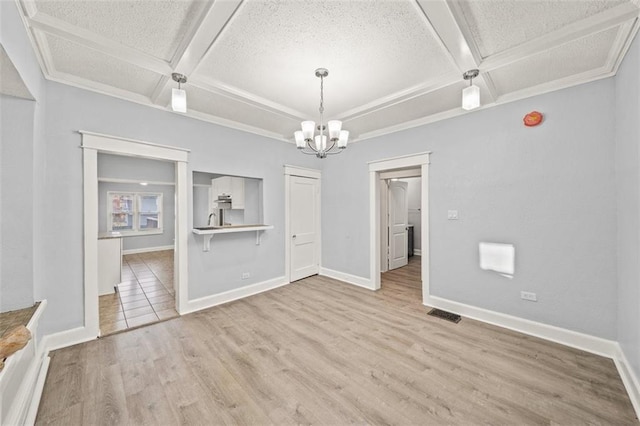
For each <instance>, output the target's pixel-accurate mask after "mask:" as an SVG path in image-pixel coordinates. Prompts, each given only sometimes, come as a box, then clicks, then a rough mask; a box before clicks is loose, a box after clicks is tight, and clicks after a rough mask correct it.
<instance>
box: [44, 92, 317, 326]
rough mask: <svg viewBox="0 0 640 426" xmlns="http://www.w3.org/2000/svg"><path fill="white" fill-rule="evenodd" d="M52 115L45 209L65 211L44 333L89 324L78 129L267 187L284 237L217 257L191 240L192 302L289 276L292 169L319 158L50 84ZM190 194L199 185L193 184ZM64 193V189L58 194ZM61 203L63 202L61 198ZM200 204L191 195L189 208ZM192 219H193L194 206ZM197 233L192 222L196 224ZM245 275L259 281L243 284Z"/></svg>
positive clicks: (222, 248)
mask: <svg viewBox="0 0 640 426" xmlns="http://www.w3.org/2000/svg"><path fill="white" fill-rule="evenodd" d="M47 101H48V102H49V105H50V108H49V109H48V114H47V117H46V118H47V120H46V126H47V135H48V137H47V143H48V145H49V146H50V147H51V148H50V149H49V150H47V157H46V161H47V164H48V167H47V169H46V181H45V184H44V191H43V192H44V195H43V199H42V200H41V203H42V205H51V204H52V203H54V201H55V202H56V203H62V204H63V205H65V206H67V209H66V210H65V211H64V212H62V211H53V212H51V217H50V218H49V219H48V220H49V221H50V222H51V223H65V224H68V225H65V226H64V227H62V228H54V229H51V230H50V231H49V238H47V239H46V240H45V241H43V245H44V247H43V248H44V250H46V251H47V252H48V253H49V257H48V258H47V260H46V261H45V262H43V264H42V265H41V268H42V270H43V274H45V275H46V276H48V277H49V278H50V281H51V282H52V283H55V285H53V284H52V285H50V286H48V287H47V288H46V291H45V292H44V294H43V297H45V298H54V299H55V297H56V295H57V294H64V300H63V301H59V300H54V303H51V304H50V305H49V307H48V308H47V311H48V314H45V315H46V319H45V324H44V325H43V328H44V330H43V331H44V332H45V333H51V332H55V331H61V330H65V329H69V328H73V327H78V326H81V325H82V322H83V305H82V296H83V272H82V271H83V263H82V257H83V250H82V232H83V228H82V150H81V149H79V148H78V147H79V146H80V142H81V137H80V135H79V134H78V133H77V131H78V130H79V129H82V130H89V131H93V132H98V133H103V134H111V135H115V136H123V137H127V138H132V139H138V140H144V141H149V142H153V143H157V144H161V145H170V146H177V147H183V148H188V149H190V150H191V153H190V155H189V159H190V162H189V176H191V172H192V171H193V170H198V171H204V172H209V173H219V174H228V175H235V176H249V177H256V178H262V179H263V193H264V219H265V222H266V223H267V224H270V225H274V226H275V229H273V230H270V231H266V232H264V233H263V237H262V244H261V245H259V246H257V245H256V244H255V233H238V234H227V235H216V236H215V237H214V239H213V240H212V244H211V251H210V252H203V251H202V237H200V236H197V235H195V234H189V236H188V239H189V241H188V246H189V252H188V257H189V265H188V267H189V289H188V291H189V298H190V299H194V298H197V297H202V296H206V295H211V294H216V293H220V292H223V291H227V290H231V289H236V288H239V287H242V286H246V285H249V284H254V283H256V282H262V281H265V280H268V279H272V278H276V277H280V276H283V275H284V172H283V165H284V164H294V165H300V166H303V167H320V166H319V164H320V162H319V161H318V160H316V159H315V157H311V158H309V157H307V156H303V155H300V153H298V152H297V150H296V149H295V147H294V146H293V145H289V144H284V143H282V142H280V141H276V140H271V139H268V138H264V137H261V136H257V135H253V134H250V133H244V132H240V131H236V130H233V129H229V128H225V127H221V126H217V125H213V124H210V123H205V122H202V121H199V120H194V119H191V118H188V117H185V116H182V115H179V114H174V113H170V112H167V111H161V110H157V109H154V108H148V107H145V106H142V105H138V104H134V103H131V102H126V101H122V100H119V99H115V98H112V97H108V96H103V95H100V94H96V93H92V92H88V91H85V90H81V89H76V88H73V87H69V86H65V85H62V84H58V83H54V82H47ZM189 187H191V185H189ZM59 188H64V190H60V191H58V189H59ZM56 197H57V198H56ZM191 203H192V197H191V196H189V204H190V205H191ZM189 217H190V218H191V217H192V213H191V207H190V212H189ZM188 226H189V228H191V226H192V224H191V219H190V223H189V225H188ZM243 272H250V273H251V277H250V278H249V279H246V280H241V275H242V273H243Z"/></svg>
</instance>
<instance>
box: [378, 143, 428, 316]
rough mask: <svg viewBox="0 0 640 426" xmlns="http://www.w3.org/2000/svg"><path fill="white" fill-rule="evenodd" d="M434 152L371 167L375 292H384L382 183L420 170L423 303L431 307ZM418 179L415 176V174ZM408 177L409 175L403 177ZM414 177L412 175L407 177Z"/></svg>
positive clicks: (385, 161) (384, 161)
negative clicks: (430, 279)
mask: <svg viewBox="0 0 640 426" xmlns="http://www.w3.org/2000/svg"><path fill="white" fill-rule="evenodd" d="M430 154H431V152H422V153H418V154H410V155H404V156H401V157H393V158H385V159H381V160H375V161H370V162H368V165H369V277H370V280H371V287H372V288H373V290H379V289H380V263H381V262H380V257H381V254H380V226H381V225H380V223H381V221H380V180H381V179H389V178H394V177H401V176H402V173H406V174H410V173H415V169H417V168H419V169H420V177H421V188H420V191H421V194H420V197H421V200H420V208H421V210H420V219H421V226H422V232H421V234H420V239H421V244H422V256H421V257H420V258H421V265H422V276H421V278H422V302H423V303H424V304H429V265H430V262H429V254H430V251H429V163H430V160H429V156H430ZM413 176H414V177H415V174H414V175H413ZM402 177H405V176H402ZM406 177H410V176H406Z"/></svg>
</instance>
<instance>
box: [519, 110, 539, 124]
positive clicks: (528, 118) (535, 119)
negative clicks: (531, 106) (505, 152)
mask: <svg viewBox="0 0 640 426" xmlns="http://www.w3.org/2000/svg"><path fill="white" fill-rule="evenodd" d="M523 121H524V125H525V126H527V127H533V126H537V125H538V124H540V123H542V113H541V112H538V111H531V112H530V113H529V114H527V115H525V116H524V118H523Z"/></svg>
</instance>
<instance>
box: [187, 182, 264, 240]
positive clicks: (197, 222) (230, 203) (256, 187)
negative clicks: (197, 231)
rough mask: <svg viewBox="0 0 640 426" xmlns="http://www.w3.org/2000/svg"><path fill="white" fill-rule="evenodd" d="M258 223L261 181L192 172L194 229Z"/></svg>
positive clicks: (259, 221)
mask: <svg viewBox="0 0 640 426" xmlns="http://www.w3.org/2000/svg"><path fill="white" fill-rule="evenodd" d="M262 223H263V211H262V179H258V178H251V177H246V176H231V175H225V174H219V173H208V172H200V171H194V172H193V227H194V228H198V227H206V226H234V225H256V224H262Z"/></svg>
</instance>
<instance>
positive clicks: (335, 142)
mask: <svg viewBox="0 0 640 426" xmlns="http://www.w3.org/2000/svg"><path fill="white" fill-rule="evenodd" d="M328 75H329V70H327V69H326V68H318V69H317V70H316V77H319V78H320V108H319V111H320V124H319V125H318V126H317V127H316V123H315V122H313V121H303V122H302V123H301V127H302V130H298V131H297V132H295V133H294V134H293V135H294V137H295V140H296V146H297V147H298V149H299V150H300V152H302V153H303V154H308V155H315V156H316V157H318V158H327V155H331V154H340V153H341V152H342V151H343V150H344V149H345V148H346V147H347V142H348V141H349V131H347V130H342V122H341V121H338V120H329V121H328V122H327V125H326V126H325V125H324V78H325V77H326V76H328ZM316 129H318V131H319V132H320V134H318V135H315V136H314V134H315V131H316ZM325 130H327V131H328V136H329V137H328V138H327V135H326V134H325ZM327 139H328V141H329V142H330V143H331V145H329V147H327ZM305 148H309V149H310V150H311V151H305V150H304V149H305ZM334 148H335V149H334Z"/></svg>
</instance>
